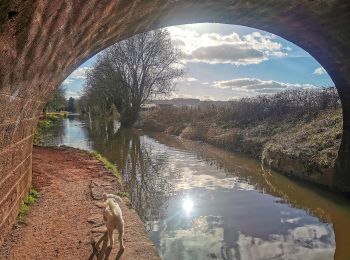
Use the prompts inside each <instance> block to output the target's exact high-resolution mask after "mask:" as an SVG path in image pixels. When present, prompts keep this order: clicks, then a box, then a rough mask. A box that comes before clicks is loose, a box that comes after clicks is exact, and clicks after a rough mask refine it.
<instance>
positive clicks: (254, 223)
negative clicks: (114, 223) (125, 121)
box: [64, 120, 350, 259]
mask: <svg viewBox="0 0 350 260" xmlns="http://www.w3.org/2000/svg"><path fill="white" fill-rule="evenodd" d="M77 121H78V122H80V121H79V120H77ZM81 124H82V125H81V126H82V128H83V127H85V128H84V129H88V131H87V132H84V133H86V136H85V137H84V138H85V139H87V140H88V141H87V142H88V143H89V145H90V148H91V149H94V150H97V151H99V152H100V153H101V154H103V155H104V156H106V157H107V158H108V159H109V160H110V161H112V162H114V163H115V164H116V165H117V166H118V168H119V169H120V171H121V172H122V174H123V177H124V183H125V186H126V188H127V189H128V190H129V191H130V195H131V201H132V205H133V207H134V208H135V209H136V210H137V212H138V213H139V215H140V217H141V218H142V220H143V222H144V223H145V225H146V227H147V230H148V232H149V235H150V237H151V239H152V240H153V242H154V243H155V244H156V246H157V248H158V250H159V252H160V255H161V256H162V258H163V259H333V256H334V253H335V247H336V244H337V253H336V258H338V259H347V257H348V256H349V248H348V246H347V236H348V234H349V229H350V207H349V202H348V201H347V200H344V199H342V198H339V197H336V196H334V195H331V194H329V193H327V192H324V191H318V190H315V189H314V188H310V187H307V186H305V185H303V184H297V183H294V182H292V181H291V180H289V179H287V178H285V177H283V176H282V175H279V174H275V173H273V172H267V171H263V170H262V169H261V167H260V165H259V164H258V163H257V162H255V161H254V160H250V159H247V158H243V157H239V156H237V155H234V154H232V153H229V152H226V151H223V150H221V149H218V148H215V147H212V146H209V145H206V144H201V143H198V142H190V141H185V140H181V139H179V138H175V137H170V136H167V135H161V134H150V133H148V134H147V135H144V134H142V133H139V132H137V131H130V130H129V131H125V130H123V131H121V130H118V125H116V124H115V123H108V124H107V125H106V124H105V123H104V122H97V121H94V122H90V123H88V124H84V123H82V122H81ZM71 125H72V124H70V125H65V127H67V126H68V127H70V126H71ZM73 126H74V124H73ZM65 129H66V128H65ZM84 131H85V130H84ZM68 132H69V131H68ZM74 138H76V137H74ZM74 138H73V139H74ZM79 138H80V137H78V139H79ZM85 139H84V140H85ZM64 140H67V138H66V139H64ZM335 234H336V236H335ZM335 241H337V243H336V242H335Z"/></svg>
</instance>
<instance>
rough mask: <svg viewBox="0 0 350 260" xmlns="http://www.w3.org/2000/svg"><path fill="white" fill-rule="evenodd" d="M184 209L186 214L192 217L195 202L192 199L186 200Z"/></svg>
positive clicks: (183, 205) (183, 204)
mask: <svg viewBox="0 0 350 260" xmlns="http://www.w3.org/2000/svg"><path fill="white" fill-rule="evenodd" d="M182 208H183V210H184V211H185V212H186V215H190V213H191V212H192V210H193V201H192V200H191V199H190V198H186V199H184V201H183V203H182Z"/></svg>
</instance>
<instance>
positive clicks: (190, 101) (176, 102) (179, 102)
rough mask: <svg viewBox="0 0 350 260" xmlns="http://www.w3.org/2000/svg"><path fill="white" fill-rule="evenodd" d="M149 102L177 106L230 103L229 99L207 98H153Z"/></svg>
mask: <svg viewBox="0 0 350 260" xmlns="http://www.w3.org/2000/svg"><path fill="white" fill-rule="evenodd" d="M149 103H153V104H156V105H161V104H166V105H173V106H177V107H182V106H188V107H198V106H201V107H202V106H211V105H216V106H224V105H226V104H228V101H212V100H205V101H201V100H199V99H197V98H173V99H165V100H157V99H156V100H151V101H150V102H149Z"/></svg>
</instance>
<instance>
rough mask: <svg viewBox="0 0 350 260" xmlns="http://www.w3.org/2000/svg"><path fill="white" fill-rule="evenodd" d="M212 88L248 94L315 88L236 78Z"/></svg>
mask: <svg viewBox="0 0 350 260" xmlns="http://www.w3.org/2000/svg"><path fill="white" fill-rule="evenodd" d="M214 87H215V88H219V89H232V90H233V91H240V92H242V91H243V92H250V94H253V93H255V94H274V93H278V92H281V91H284V90H289V89H307V88H313V87H315V86H314V85H311V84H298V83H296V84H292V83H285V82H279V81H275V80H261V79H256V78H238V79H232V80H222V81H215V82H214Z"/></svg>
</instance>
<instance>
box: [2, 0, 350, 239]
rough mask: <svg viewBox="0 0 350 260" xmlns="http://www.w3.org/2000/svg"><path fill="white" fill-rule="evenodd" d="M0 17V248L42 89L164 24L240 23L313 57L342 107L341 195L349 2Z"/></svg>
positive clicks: (77, 6)
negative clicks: (102, 52) (124, 41)
mask: <svg viewBox="0 0 350 260" xmlns="http://www.w3.org/2000/svg"><path fill="white" fill-rule="evenodd" d="M0 10H1V11H0V233H1V235H0V242H1V240H2V239H1V237H3V236H4V235H5V234H6V233H7V231H8V230H9V229H10V227H11V225H12V224H13V223H14V221H15V218H16V215H17V212H18V208H19V204H20V201H21V199H22V198H23V196H24V194H25V192H26V191H27V188H28V187H29V184H30V181H31V153H32V137H33V130H34V128H35V126H36V123H37V118H38V115H39V113H40V112H41V110H42V108H43V106H44V104H45V101H46V100H47V99H48V98H49V96H50V94H51V93H52V91H53V90H54V89H55V88H56V87H57V86H58V85H59V84H60V83H61V82H62V81H63V80H64V79H65V78H66V77H67V76H68V75H69V74H70V73H71V72H72V71H73V70H74V69H75V68H77V67H78V66H79V65H80V64H81V63H82V62H84V61H85V60H87V59H88V58H90V57H91V56H92V55H94V54H96V53H97V52H99V51H100V50H102V49H103V48H105V47H107V46H109V45H110V44H112V43H114V42H116V41H118V40H122V39H125V38H127V37H129V36H132V35H134V34H137V33H139V32H143V31H146V30H150V29H155V28H159V27H164V26H169V25H176V24H186V23H198V22H216V23H225V24H237V25H245V26H249V27H254V28H258V29H261V30H265V31H268V32H271V33H274V34H276V35H279V36H281V37H284V38H285V39H287V40H289V41H291V42H294V43H295V44H297V45H299V46H300V47H302V48H303V49H304V50H306V51H308V52H309V53H310V54H311V55H313V56H314V57H315V58H316V59H317V60H318V61H319V62H320V63H321V64H322V66H323V67H324V68H325V69H326V70H327V72H328V73H329V75H330V76H331V78H332V79H333V81H334V83H335V85H336V87H337V89H338V92H339V95H340V98H341V100H342V106H343V116H344V124H343V125H344V131H343V139H342V144H341V148H340V151H339V156H338V160H337V171H336V173H335V176H334V184H333V185H334V186H333V187H334V188H335V189H337V190H340V191H343V192H350V173H347V172H348V171H350V29H349V27H348V26H347V25H348V24H350V16H349V14H348V12H349V10H350V2H349V1H345V0H343V1H342V0H334V1H309V0H302V1H288V2H286V1H279V0H266V1H254V0H237V1H229V0H207V1H202V0H153V1H144V0H132V1H131V0H89V1H83V0H81V1H75V0H74V1H73V0H72V1H62V0H29V1H28V0H27V1H24V0H7V1H2V2H1V3H0Z"/></svg>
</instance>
